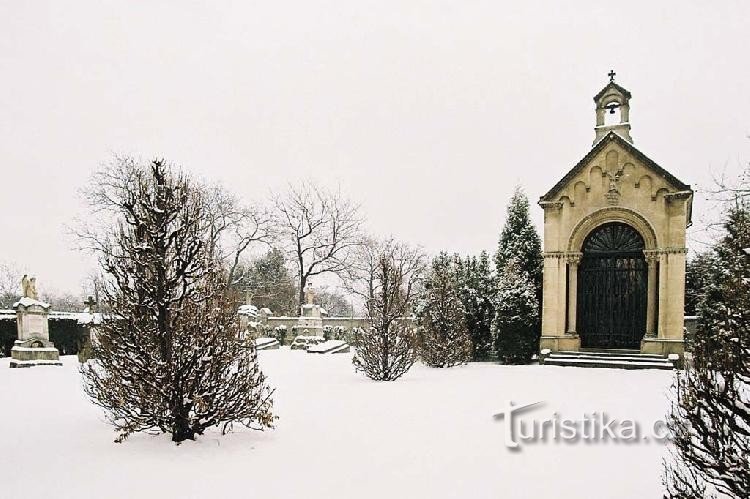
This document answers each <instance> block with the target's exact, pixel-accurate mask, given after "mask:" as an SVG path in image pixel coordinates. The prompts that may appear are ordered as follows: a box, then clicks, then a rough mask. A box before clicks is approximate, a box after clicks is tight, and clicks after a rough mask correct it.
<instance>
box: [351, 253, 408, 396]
mask: <svg viewBox="0 0 750 499" xmlns="http://www.w3.org/2000/svg"><path fill="white" fill-rule="evenodd" d="M368 250H369V251H368V252H367V257H368V258H367V262H366V263H367V264H366V265H362V274H361V280H362V282H363V283H365V284H364V285H363V289H364V291H363V292H362V294H361V296H363V297H365V298H366V311H367V318H368V321H369V323H370V327H369V328H368V329H364V328H355V330H354V343H355V344H356V353H355V355H354V357H353V358H352V362H353V364H354V369H355V371H361V372H363V373H364V374H365V375H366V376H367V377H369V378H370V379H374V380H378V381H392V380H395V379H398V378H400V377H401V376H402V375H403V374H404V373H406V372H407V371H408V370H409V369H410V368H411V366H412V365H414V362H416V360H417V351H416V347H417V338H416V331H415V329H414V326H413V324H411V323H410V322H408V321H404V320H402V318H403V317H404V316H406V315H408V314H409V313H410V312H411V309H412V305H413V301H414V299H415V296H416V282H417V279H418V278H419V276H420V274H421V272H422V269H423V263H422V261H423V257H422V253H421V252H419V251H417V250H413V249H410V248H408V247H406V246H404V245H402V244H398V243H395V242H393V241H385V242H384V243H381V244H377V245H375V244H373V245H372V246H370V247H369V248H368Z"/></svg>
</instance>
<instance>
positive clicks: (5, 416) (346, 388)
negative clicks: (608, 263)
mask: <svg viewBox="0 0 750 499" xmlns="http://www.w3.org/2000/svg"><path fill="white" fill-rule="evenodd" d="M258 355H259V362H260V364H261V367H262V368H263V370H264V372H265V373H266V374H267V375H268V378H269V382H270V383H271V385H273V386H275V387H276V393H275V395H274V399H275V407H274V409H275V413H276V414H277V415H278V416H279V420H278V421H277V428H276V429H275V430H271V431H266V432H253V431H250V430H244V429H243V430H237V431H236V432H235V433H233V434H230V435H227V436H223V437H222V436H220V435H219V434H218V433H217V432H212V433H209V434H206V435H204V436H203V437H200V438H199V439H198V440H197V441H195V442H187V443H185V444H183V445H180V446H175V445H174V444H172V443H171V442H170V441H169V439H168V437H166V436H163V435H160V436H151V435H145V434H140V435H134V436H132V437H131V438H130V439H128V440H127V441H126V442H125V443H123V444H114V443H113V442H112V440H113V439H114V437H115V434H114V432H113V431H112V430H111V428H110V427H109V426H108V425H107V424H106V423H105V422H104V419H103V417H102V414H101V412H100V410H99V409H98V408H97V407H96V406H94V405H93V404H91V403H90V402H89V401H88V400H87V399H86V398H85V396H84V395H83V392H82V390H81V380H80V376H79V374H78V372H77V360H76V358H75V357H70V356H68V357H63V362H64V366H63V367H61V368H48V367H35V368H33V369H9V368H8V362H9V361H8V359H0V407H2V408H3V409H2V411H0V427H2V428H3V432H2V448H3V452H2V453H0V470H2V496H3V497H24V498H42V497H58V498H74V497H75V498H89V497H92V498H93V497H108V498H126V497H143V498H150V497H158V498H159V499H165V498H171V497H186V498H189V497H235V496H236V497H245V496H248V497H260V498H263V499H281V498H285V499H288V498H297V497H300V498H301V497H304V498H308V499H315V498H330V499H338V498H347V499H370V498H381V499H382V498H383V497H394V498H402V497H410V498H415V499H418V498H428V497H429V498H437V499H442V498H445V499H448V498H450V499H454V498H457V497H472V498H478V499H479V498H488V499H489V498H492V499H496V498H498V497H556V498H575V499H587V498H597V499H600V498H602V497H607V498H614V499H619V498H622V499H625V498H633V497H661V491H662V489H661V484H660V474H661V458H662V456H663V455H664V453H665V452H666V448H665V447H664V446H662V445H660V444H656V443H635V444H620V443H613V442H605V443H584V442H578V443H565V442H559V443H555V442H538V443H526V444H523V445H522V448H521V450H520V451H517V452H511V451H509V450H508V449H506V448H505V446H504V445H503V442H504V426H503V422H502V421H497V420H495V419H493V415H494V414H497V413H498V412H500V411H501V410H503V409H504V408H505V407H506V406H507V405H508V403H509V401H511V400H512V401H513V402H514V403H516V404H528V403H533V402H537V401H544V402H545V403H544V405H542V406H541V408H539V409H534V410H533V411H532V412H530V413H531V414H534V415H535V416H537V415H538V417H539V418H540V419H544V418H549V417H551V416H552V414H553V413H554V412H557V413H558V414H560V416H561V417H565V418H572V419H577V418H581V417H582V415H583V414H584V413H586V414H590V413H591V412H594V411H606V413H607V414H608V415H609V416H610V417H613V418H620V419H634V420H636V421H639V422H640V423H641V424H642V425H643V427H644V428H651V426H652V425H653V423H654V421H656V420H657V419H661V418H662V417H663V415H664V412H665V411H666V410H667V406H668V403H667V401H666V398H665V393H666V392H667V391H668V388H669V385H670V382H671V380H672V372H671V371H624V370H615V369H612V370H609V369H607V370H596V371H593V370H591V369H580V368H563V367H552V366H500V365H495V364H489V363H487V364H469V365H467V366H459V367H454V368H451V369H430V368H427V367H424V366H422V365H419V364H418V365H416V366H415V367H414V368H412V370H411V371H409V372H408V373H407V374H406V375H404V377H402V378H401V379H399V380H398V381H394V382H374V381H371V380H369V379H367V378H366V377H364V376H362V375H361V374H357V373H354V372H353V368H352V364H351V355H350V354H341V355H331V356H329V355H323V356H318V355H300V354H299V352H290V351H289V349H288V347H283V348H281V349H279V350H267V351H262V352H259V354H258ZM29 463H37V464H39V465H40V466H42V467H43V468H44V469H45V470H47V478H48V479H45V480H38V479H29V475H28V467H29ZM613 470H614V471H615V472H613Z"/></svg>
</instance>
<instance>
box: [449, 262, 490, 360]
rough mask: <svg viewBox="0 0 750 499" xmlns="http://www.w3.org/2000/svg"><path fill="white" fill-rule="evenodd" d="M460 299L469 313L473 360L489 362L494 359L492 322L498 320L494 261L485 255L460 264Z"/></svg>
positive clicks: (467, 319) (467, 322)
mask: <svg viewBox="0 0 750 499" xmlns="http://www.w3.org/2000/svg"><path fill="white" fill-rule="evenodd" d="M457 264H458V272H459V278H460V281H461V282H460V295H459V296H460V298H461V302H462V303H463V306H464V309H465V312H466V326H467V328H468V329H469V336H470V337H471V343H472V356H471V358H472V360H487V359H489V358H490V356H491V355H492V351H493V349H494V345H493V342H492V321H493V319H494V317H495V282H494V278H493V276H492V269H491V266H490V257H489V255H488V254H487V252H486V251H482V253H481V254H480V255H479V258H477V257H475V256H470V257H466V258H465V259H463V260H460V259H459V260H457Z"/></svg>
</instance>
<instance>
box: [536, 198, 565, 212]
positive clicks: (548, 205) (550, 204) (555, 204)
mask: <svg viewBox="0 0 750 499" xmlns="http://www.w3.org/2000/svg"><path fill="white" fill-rule="evenodd" d="M539 206H541V207H542V209H544V211H545V212H546V211H547V210H554V211H556V210H562V207H563V202H562V201H540V202H539Z"/></svg>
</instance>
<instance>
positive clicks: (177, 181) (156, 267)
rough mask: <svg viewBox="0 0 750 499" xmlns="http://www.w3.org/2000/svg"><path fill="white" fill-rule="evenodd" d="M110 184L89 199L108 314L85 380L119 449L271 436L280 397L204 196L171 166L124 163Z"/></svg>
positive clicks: (113, 168) (90, 235) (114, 169)
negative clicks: (164, 440)
mask: <svg viewBox="0 0 750 499" xmlns="http://www.w3.org/2000/svg"><path fill="white" fill-rule="evenodd" d="M104 173H105V175H103V176H102V175H98V176H95V178H94V181H93V182H92V185H91V187H90V190H89V191H88V193H89V196H90V197H89V199H91V200H92V202H93V205H92V207H93V209H94V210H96V211H97V212H98V213H100V214H101V215H102V218H107V223H106V224H104V225H103V226H100V227H99V229H98V230H97V231H88V232H84V233H83V236H84V237H85V240H86V242H87V243H88V244H89V246H90V247H92V248H94V249H95V250H96V253H97V255H98V258H99V263H100V265H101V270H102V276H101V279H100V280H99V282H98V285H97V288H98V290H99V295H100V299H102V300H103V301H104V304H105V308H106V310H107V314H106V315H105V317H104V320H103V322H102V324H101V325H100V326H99V327H98V330H97V336H96V340H97V341H95V342H94V345H93V357H94V360H92V361H89V362H87V363H86V364H84V365H83V366H82V368H81V371H82V374H83V377H84V382H85V384H84V387H85V390H86V393H87V394H88V395H89V397H90V398H91V399H92V401H93V402H94V403H95V404H97V405H99V406H101V407H102V408H104V409H105V412H106V414H107V417H108V419H109V421H110V422H111V423H112V424H113V425H114V426H115V428H116V429H117V431H118V432H119V436H118V439H117V441H122V440H123V439H125V438H127V437H128V435H130V434H132V433H134V432H138V431H146V430H154V429H156V430H159V431H162V432H165V433H170V434H171V435H172V440H174V441H175V442H180V441H182V440H185V439H194V438H195V436H196V435H200V434H202V433H203V432H204V431H205V430H206V429H207V428H209V427H212V426H220V427H222V430H223V431H226V430H228V429H230V428H231V426H232V424H234V423H240V424H242V425H245V426H247V427H251V428H257V429H263V428H267V427H270V426H271V425H272V423H273V416H272V414H271V407H272V402H271V390H270V389H269V388H268V387H267V386H266V384H265V378H264V376H263V374H262V373H261V372H260V370H259V368H258V363H257V358H256V352H255V345H254V343H253V342H252V341H251V340H248V339H244V338H243V337H241V335H240V331H239V324H238V321H237V316H236V297H234V296H232V295H231V292H230V288H229V286H228V285H227V270H226V267H225V265H224V262H222V261H221V258H220V255H222V254H223V253H222V251H221V244H220V241H219V239H218V238H217V231H216V228H217V222H216V219H215V218H214V215H215V212H213V211H211V210H209V209H208V206H209V202H208V200H207V199H206V197H205V195H206V191H205V190H204V189H202V188H200V187H198V186H196V185H195V184H194V182H193V181H191V179H189V178H188V177H187V176H186V175H184V174H182V173H181V172H180V171H179V170H177V169H175V168H172V167H169V166H167V165H166V164H165V163H164V162H162V161H154V162H152V163H150V164H148V165H139V164H137V163H135V162H134V161H132V160H129V159H125V160H122V161H120V162H116V163H115V164H113V165H110V167H109V168H108V169H107V170H106V171H105V172H104ZM102 178H103V179H104V180H105V181H106V183H99V179H102ZM104 214H106V215H108V217H104Z"/></svg>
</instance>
